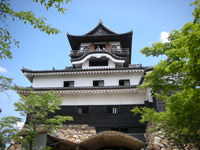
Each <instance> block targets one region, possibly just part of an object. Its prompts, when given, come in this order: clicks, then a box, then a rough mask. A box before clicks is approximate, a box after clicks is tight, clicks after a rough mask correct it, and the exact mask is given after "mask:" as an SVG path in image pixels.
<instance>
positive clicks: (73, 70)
mask: <svg viewBox="0 0 200 150" xmlns="http://www.w3.org/2000/svg"><path fill="white" fill-rule="evenodd" d="M137 69H144V71H145V72H148V71H151V70H153V68H152V67H146V66H145V67H142V66H139V67H137V66H136V67H134V66H133V67H118V68H93V69H79V68H78V69H76V68H73V67H66V69H52V70H32V69H27V68H22V69H21V71H22V73H53V72H82V71H104V70H105V71H107V70H111V71H112V70H137Z"/></svg>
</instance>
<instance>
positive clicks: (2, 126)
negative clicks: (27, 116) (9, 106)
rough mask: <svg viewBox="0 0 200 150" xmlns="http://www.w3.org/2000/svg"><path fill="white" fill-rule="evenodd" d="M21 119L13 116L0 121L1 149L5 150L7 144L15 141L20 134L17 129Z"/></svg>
mask: <svg viewBox="0 0 200 150" xmlns="http://www.w3.org/2000/svg"><path fill="white" fill-rule="evenodd" d="M20 121H21V119H20V118H17V117H13V116H8V117H4V118H1V120H0V149H1V150H4V149H5V148H6V144H8V143H10V142H11V141H12V140H13V139H15V138H16V137H17V134H18V132H19V130H18V128H16V124H17V122H20Z"/></svg>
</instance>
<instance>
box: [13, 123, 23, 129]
mask: <svg viewBox="0 0 200 150" xmlns="http://www.w3.org/2000/svg"><path fill="white" fill-rule="evenodd" d="M23 127H24V122H17V123H16V124H15V125H14V128H16V129H18V130H21V129H22V128H23Z"/></svg>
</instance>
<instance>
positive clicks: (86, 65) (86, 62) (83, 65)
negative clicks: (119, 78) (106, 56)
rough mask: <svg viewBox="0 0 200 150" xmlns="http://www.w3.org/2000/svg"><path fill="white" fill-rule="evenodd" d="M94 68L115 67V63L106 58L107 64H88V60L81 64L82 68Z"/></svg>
mask: <svg viewBox="0 0 200 150" xmlns="http://www.w3.org/2000/svg"><path fill="white" fill-rule="evenodd" d="M94 68H115V63H114V62H113V61H111V60H108V66H89V60H86V61H85V62H84V63H83V64H82V69H94Z"/></svg>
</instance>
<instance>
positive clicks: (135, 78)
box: [32, 72, 142, 88]
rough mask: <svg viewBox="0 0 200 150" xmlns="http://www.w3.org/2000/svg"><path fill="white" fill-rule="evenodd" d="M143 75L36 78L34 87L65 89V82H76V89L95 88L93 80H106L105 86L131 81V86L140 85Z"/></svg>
mask: <svg viewBox="0 0 200 150" xmlns="http://www.w3.org/2000/svg"><path fill="white" fill-rule="evenodd" d="M141 77H142V73H139V72H133V73H110V74H108V73H106V74H82V75H60V76H35V77H34V79H33V83H32V86H33V87H35V88H36V87H63V81H74V86H75V87H81V86H93V80H104V86H118V85H119V80H121V79H129V80H130V85H138V84H139V81H140V79H141Z"/></svg>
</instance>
